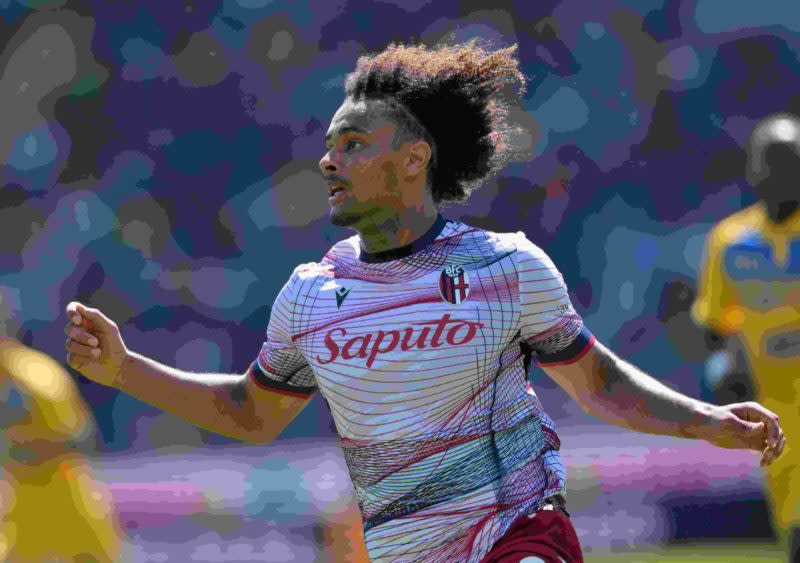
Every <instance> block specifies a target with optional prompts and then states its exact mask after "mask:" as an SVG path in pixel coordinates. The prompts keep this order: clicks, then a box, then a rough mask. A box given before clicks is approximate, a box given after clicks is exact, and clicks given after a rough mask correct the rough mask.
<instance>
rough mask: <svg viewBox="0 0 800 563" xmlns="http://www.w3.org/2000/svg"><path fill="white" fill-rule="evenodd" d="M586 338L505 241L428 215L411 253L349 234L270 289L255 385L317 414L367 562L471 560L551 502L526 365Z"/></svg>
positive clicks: (514, 240) (577, 346)
mask: <svg viewBox="0 0 800 563" xmlns="http://www.w3.org/2000/svg"><path fill="white" fill-rule="evenodd" d="M592 341H593V338H592V337H591V335H590V334H589V333H588V331H586V330H585V328H584V327H583V322H582V320H581V318H580V316H579V315H577V314H576V312H575V310H574V309H573V307H572V305H571V303H570V300H569V298H568V295H567V289H566V287H565V284H564V280H563V278H562V276H561V274H560V273H559V272H558V271H557V269H556V268H555V266H554V265H553V263H552V262H551V260H550V259H549V258H548V257H547V255H546V254H545V253H544V252H543V251H542V250H541V249H540V248H538V247H537V246H536V245H534V244H533V243H531V242H530V241H528V240H527V239H526V238H525V236H524V235H523V234H521V233H516V234H497V233H492V232H489V231H486V230H482V229H477V228H472V227H469V226H467V225H465V224H463V223H460V222H456V221H445V220H444V219H443V218H441V217H440V218H439V219H438V220H437V222H436V224H435V225H434V226H433V227H432V228H431V230H430V231H429V232H428V233H426V234H425V235H424V236H423V237H421V238H420V239H419V240H417V241H416V242H415V243H414V244H412V245H410V246H408V247H404V248H401V249H395V250H392V251H388V252H384V253H379V254H372V255H371V254H366V253H363V252H361V251H360V249H359V243H358V238H357V237H352V238H350V239H347V240H345V241H342V242H340V243H338V244H337V245H335V246H334V247H333V248H332V249H331V250H330V251H329V252H328V254H327V255H326V256H325V257H324V258H323V260H322V261H321V262H320V263H312V264H305V265H302V266H300V267H298V268H297V269H296V270H295V271H294V273H293V274H292V277H291V279H290V280H289V282H288V283H287V284H286V286H284V288H283V290H282V291H281V293H280V295H279V297H278V299H277V301H276V303H275V305H274V307H273V310H272V316H271V319H270V323H269V328H268V331H267V340H266V342H265V343H264V345H263V347H262V349H261V353H260V354H259V356H258V359H257V360H256V361H255V362H253V365H252V367H251V370H250V373H251V376H252V377H253V378H254V379H255V381H256V382H257V383H258V384H259V385H261V386H263V387H266V388H270V389H272V390H274V391H277V392H281V393H288V394H292V395H297V396H308V395H309V394H311V393H313V392H314V391H315V390H319V392H320V393H321V394H322V395H323V397H324V398H325V400H326V402H327V404H328V405H329V407H330V409H331V412H332V415H333V418H334V421H335V423H336V428H337V431H338V434H339V436H340V438H341V445H342V448H343V451H344V457H345V460H346V462H347V465H348V468H349V471H350V476H351V479H352V482H353V485H354V488H355V491H356V495H357V499H358V503H359V507H360V509H361V512H362V516H363V521H364V535H365V539H366V544H367V550H368V552H369V555H370V558H371V559H372V560H373V561H412V560H413V561H418V562H422V561H425V562H439V561H441V562H453V561H465V562H466V561H470V562H471V561H480V559H481V558H482V557H483V556H484V555H485V554H486V553H487V552H488V551H489V550H490V549H491V547H492V545H493V544H494V543H495V542H496V541H497V540H498V539H499V538H500V537H501V536H502V535H503V533H505V531H506V530H507V529H508V528H509V527H510V525H511V524H512V522H513V521H514V520H515V519H516V518H517V517H518V516H520V515H522V514H527V513H530V512H533V511H535V510H536V509H537V508H538V507H539V506H541V505H542V504H543V503H544V502H545V500H546V499H547V498H548V497H551V496H553V495H555V494H559V493H561V494H563V492H564V482H565V470H564V466H563V464H562V462H561V460H560V457H559V454H558V449H559V445H560V442H559V439H558V435H557V434H556V431H555V427H554V424H553V422H552V420H551V419H550V418H549V417H548V416H547V414H546V413H545V411H544V409H543V408H542V405H541V403H540V401H539V399H538V397H537V396H536V394H535V392H534V390H533V389H532V388H531V387H530V385H529V384H528V379H527V372H528V369H529V367H530V362H531V361H535V362H537V363H540V364H554V363H567V362H571V361H575V360H576V359H577V358H579V357H580V356H581V355H582V354H584V353H585V352H586V350H588V349H589V347H590V346H591V344H592Z"/></svg>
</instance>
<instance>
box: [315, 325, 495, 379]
mask: <svg viewBox="0 0 800 563" xmlns="http://www.w3.org/2000/svg"><path fill="white" fill-rule="evenodd" d="M483 326H484V325H483V323H478V322H475V321H467V320H461V319H453V318H451V317H450V315H449V314H446V315H444V316H443V317H442V318H441V319H438V320H435V321H422V322H416V323H411V326H408V327H406V328H404V329H402V330H379V331H378V332H373V333H368V334H362V335H359V336H353V337H350V338H347V329H344V328H339V327H337V328H332V329H331V330H329V331H328V333H327V334H326V335H325V347H326V348H327V349H328V357H327V358H322V357H320V356H317V361H318V362H319V363H320V364H329V363H331V362H334V361H336V360H337V359H338V358H339V357H340V356H341V358H342V359H344V360H352V359H353V358H361V359H365V360H366V365H367V367H368V368H370V367H372V364H374V363H375V358H377V357H378V356H379V355H380V354H388V353H390V352H393V351H395V350H397V349H398V348H399V349H400V350H402V351H404V352H408V351H409V350H426V349H429V348H441V347H442V346H444V345H445V344H449V345H451V346H461V345H462V344H467V343H469V342H470V341H471V340H472V339H473V338H475V335H476V334H477V332H478V329H479V328H483ZM335 337H339V338H340V339H339V340H337V339H336V338H335ZM341 339H344V340H341Z"/></svg>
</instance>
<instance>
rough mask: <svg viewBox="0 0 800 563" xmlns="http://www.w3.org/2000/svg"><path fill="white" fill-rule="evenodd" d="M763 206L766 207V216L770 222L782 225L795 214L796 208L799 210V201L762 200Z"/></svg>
mask: <svg viewBox="0 0 800 563" xmlns="http://www.w3.org/2000/svg"><path fill="white" fill-rule="evenodd" d="M764 208H765V209H766V212H767V217H769V220H770V222H772V223H773V224H775V225H782V224H783V223H786V222H787V221H788V220H789V219H791V218H793V217H795V216H796V214H797V212H798V210H800V202H798V201H782V202H764Z"/></svg>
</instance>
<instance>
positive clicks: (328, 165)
mask: <svg viewBox="0 0 800 563" xmlns="http://www.w3.org/2000/svg"><path fill="white" fill-rule="evenodd" d="M332 153H333V149H331V150H329V151H328V152H326V153H325V154H324V155H323V156H322V158H321V159H320V161H319V169H320V171H321V172H322V173H323V174H331V173H332V172H336V171H337V170H338V169H339V168H338V166H337V165H336V163H335V162H334V161H333V158H332V156H331V154H332Z"/></svg>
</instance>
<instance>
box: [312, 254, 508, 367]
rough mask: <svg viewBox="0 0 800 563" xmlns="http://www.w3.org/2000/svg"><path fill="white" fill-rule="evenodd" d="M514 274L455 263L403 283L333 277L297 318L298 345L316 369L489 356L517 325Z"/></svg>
mask: <svg viewBox="0 0 800 563" xmlns="http://www.w3.org/2000/svg"><path fill="white" fill-rule="evenodd" d="M513 272H514V271H513V268H512V269H510V270H507V271H506V270H503V268H502V267H494V268H492V267H484V268H480V269H477V268H475V269H470V268H469V267H462V266H458V265H455V264H450V265H445V266H443V267H442V269H441V270H440V271H435V272H431V273H428V274H426V275H423V276H420V277H417V278H415V279H412V280H407V281H402V282H394V283H377V282H373V281H366V280H363V279H336V278H334V279H330V280H328V281H326V282H324V283H322V284H320V285H319V287H318V288H317V291H316V292H315V294H314V296H313V299H312V301H311V302H309V303H308V304H307V306H306V307H304V308H303V310H302V318H299V319H296V320H297V321H299V323H298V324H299V328H300V332H299V335H298V337H297V338H296V344H297V345H298V346H299V348H300V349H301V350H302V351H303V353H304V355H305V356H306V358H308V360H309V362H310V363H311V364H312V366H314V367H315V368H317V369H322V370H334V371H335V370H336V369H339V368H344V369H346V370H347V371H348V372H351V373H357V372H360V371H363V370H375V369H376V368H378V367H379V368H380V369H381V370H384V371H391V372H396V371H405V372H407V371H408V370H409V369H413V368H414V366H420V365H422V364H424V363H426V362H430V361H434V362H435V361H439V362H444V363H447V362H460V361H463V362H468V361H470V359H469V358H472V357H473V356H474V355H475V354H476V351H480V353H481V354H482V355H484V357H485V358H491V357H493V356H495V355H497V354H498V353H499V351H500V350H501V349H502V348H503V346H504V345H505V344H507V343H508V342H509V341H510V340H511V338H512V337H513V334H514V333H515V332H516V330H517V327H518V324H519V307H518V305H517V303H518V302H519V300H518V288H517V281H516V275H515V274H514V273H513ZM296 326H297V325H296ZM428 367H430V364H428Z"/></svg>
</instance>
